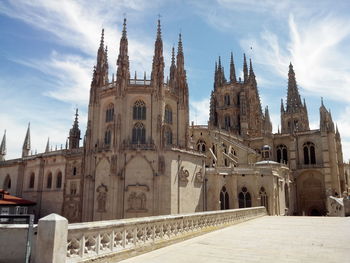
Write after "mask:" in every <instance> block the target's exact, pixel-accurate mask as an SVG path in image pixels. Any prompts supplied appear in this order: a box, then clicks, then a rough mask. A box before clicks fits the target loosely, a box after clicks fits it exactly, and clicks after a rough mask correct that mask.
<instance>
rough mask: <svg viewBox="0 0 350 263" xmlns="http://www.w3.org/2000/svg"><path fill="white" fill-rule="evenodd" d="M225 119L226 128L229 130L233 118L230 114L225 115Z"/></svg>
mask: <svg viewBox="0 0 350 263" xmlns="http://www.w3.org/2000/svg"><path fill="white" fill-rule="evenodd" d="M224 120H225V123H224V126H225V129H226V130H228V129H229V128H230V127H231V118H230V116H229V115H225V117H224Z"/></svg>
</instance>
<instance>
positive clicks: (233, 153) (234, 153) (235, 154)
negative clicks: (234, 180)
mask: <svg viewBox="0 0 350 263" xmlns="http://www.w3.org/2000/svg"><path fill="white" fill-rule="evenodd" d="M230 153H231V154H232V155H234V156H237V153H236V151H235V149H233V147H231V150H230Z"/></svg>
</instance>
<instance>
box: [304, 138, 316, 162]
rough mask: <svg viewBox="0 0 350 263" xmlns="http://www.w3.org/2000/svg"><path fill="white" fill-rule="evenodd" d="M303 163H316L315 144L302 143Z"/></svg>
mask: <svg viewBox="0 0 350 263" xmlns="http://www.w3.org/2000/svg"><path fill="white" fill-rule="evenodd" d="M303 152H304V164H316V154H315V144H313V143H312V142H306V143H304V145H303Z"/></svg>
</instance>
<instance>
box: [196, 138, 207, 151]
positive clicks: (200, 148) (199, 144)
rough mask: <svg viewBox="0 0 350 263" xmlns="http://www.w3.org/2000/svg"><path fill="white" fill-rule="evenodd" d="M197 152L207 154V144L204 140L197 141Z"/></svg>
mask: <svg viewBox="0 0 350 263" xmlns="http://www.w3.org/2000/svg"><path fill="white" fill-rule="evenodd" d="M197 150H198V151H200V152H205V151H206V143H205V141H203V140H198V141H197Z"/></svg>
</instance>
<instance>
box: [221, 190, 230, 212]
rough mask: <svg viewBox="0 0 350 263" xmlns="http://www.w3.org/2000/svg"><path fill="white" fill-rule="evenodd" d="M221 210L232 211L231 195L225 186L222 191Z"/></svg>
mask: <svg viewBox="0 0 350 263" xmlns="http://www.w3.org/2000/svg"><path fill="white" fill-rule="evenodd" d="M220 209H221V210H225V209H230V203H229V195H228V192H227V191H226V187H225V186H223V187H222V188H221V191H220Z"/></svg>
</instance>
